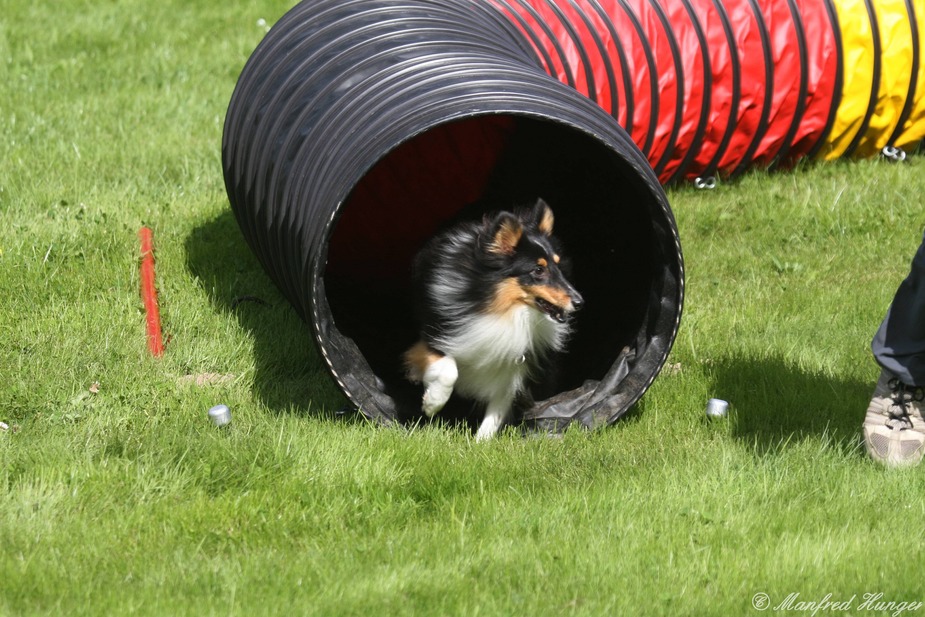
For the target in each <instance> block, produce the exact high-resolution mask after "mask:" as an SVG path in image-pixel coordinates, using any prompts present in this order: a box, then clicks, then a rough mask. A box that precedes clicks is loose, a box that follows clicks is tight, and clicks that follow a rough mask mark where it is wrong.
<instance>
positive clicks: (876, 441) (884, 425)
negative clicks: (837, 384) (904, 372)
mask: <svg viewBox="0 0 925 617" xmlns="http://www.w3.org/2000/svg"><path fill="white" fill-rule="evenodd" d="M923 400H925V390H923V389H922V388H921V387H914V386H909V385H906V384H904V383H903V382H901V381H899V379H897V378H895V377H893V376H892V375H891V374H890V373H888V372H886V371H882V372H881V373H880V379H879V380H877V387H876V388H875V389H874V395H873V398H871V400H870V406H868V408H867V415H866V416H865V418H864V445H866V446H867V452H868V454H870V456H871V457H872V458H873V459H874V460H876V461H880V462H881V463H883V464H885V465H887V466H888V467H904V466H908V465H915V464H916V463H918V462H919V461H920V460H922V456H923V454H925V420H923V419H922V406H923V405H922V401H923Z"/></svg>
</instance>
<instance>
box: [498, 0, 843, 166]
mask: <svg viewBox="0 0 925 617" xmlns="http://www.w3.org/2000/svg"><path fill="white" fill-rule="evenodd" d="M492 2H493V4H494V5H495V6H496V7H498V8H499V10H501V11H503V12H505V13H506V14H507V15H508V16H509V18H510V19H511V20H512V21H513V22H514V23H515V24H516V25H517V27H518V28H519V29H520V30H521V32H522V33H523V34H524V36H525V37H526V38H527V39H528V40H529V41H530V43H531V44H532V45H533V47H534V50H535V51H536V53H537V56H538V57H540V58H541V61H542V63H543V68H544V69H545V70H546V71H547V72H548V73H549V74H550V75H552V76H554V77H556V78H557V79H559V80H560V81H562V82H563V83H566V84H569V85H571V86H573V87H574V88H576V89H577V90H578V91H579V92H581V93H583V94H585V95H586V96H588V97H590V98H592V99H593V100H594V101H596V102H597V103H598V104H599V105H600V106H601V107H603V108H604V109H605V110H607V111H608V112H610V113H611V115H613V117H614V118H615V119H616V120H617V121H618V122H619V123H620V124H621V125H622V126H623V127H624V128H625V129H626V130H627V132H628V133H629V134H630V136H631V137H632V139H633V141H634V142H635V143H636V145H637V146H639V148H640V149H641V150H642V152H643V154H645V156H646V157H647V159H648V161H649V163H650V164H651V165H652V167H653V169H654V170H655V171H656V173H657V175H658V176H659V179H660V180H661V181H662V182H663V183H669V182H672V181H677V180H681V179H694V178H697V177H701V176H711V175H715V174H721V175H727V176H728V175H733V174H735V173H738V172H740V171H742V170H744V169H746V168H747V167H749V166H751V165H762V166H771V165H775V164H779V163H781V162H791V161H793V160H796V159H799V158H800V157H803V156H807V155H809V154H812V153H813V150H814V147H815V146H816V145H817V144H818V143H819V142H820V141H821V140H822V139H823V138H824V137H825V136H826V133H827V130H828V127H829V126H830V124H831V118H832V115H833V109H834V107H836V106H837V96H838V92H839V88H838V84H837V83H836V81H837V80H838V76H839V70H838V69H839V66H838V63H839V48H838V47H839V44H838V37H837V35H836V28H837V22H836V19H837V17H836V16H835V13H834V10H833V9H832V7H831V5H830V3H829V2H826V1H820V0H784V1H779V0H738V1H737V2H735V3H728V2H727V3H724V2H722V0H675V1H673V2H659V1H657V0H563V1H556V2H550V1H548V0H492Z"/></svg>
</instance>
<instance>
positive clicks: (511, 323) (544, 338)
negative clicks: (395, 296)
mask: <svg viewBox="0 0 925 617" xmlns="http://www.w3.org/2000/svg"><path fill="white" fill-rule="evenodd" d="M552 227H553V213H552V210H551V209H550V208H549V206H548V205H546V203H545V202H544V201H543V200H542V199H540V200H538V201H537V202H536V204H535V205H534V206H533V207H532V208H527V209H523V210H517V211H515V212H498V213H495V214H491V215H486V216H485V217H484V218H483V219H482V220H481V221H473V222H465V223H461V224H459V225H456V226H454V227H452V228H450V229H448V230H447V231H445V232H443V233H440V234H438V235H436V236H434V237H433V238H432V239H431V240H430V241H429V242H428V243H427V244H426V245H425V246H424V248H423V249H421V251H420V252H419V253H418V255H417V256H416V257H415V260H414V266H413V274H412V282H413V286H414V290H415V295H416V297H415V302H416V308H417V317H418V320H419V325H420V329H421V330H420V335H421V338H420V340H419V341H418V342H417V343H416V344H415V345H414V346H412V347H411V349H409V350H408V351H407V352H405V354H404V360H405V367H406V370H407V375H408V378H409V379H410V380H411V381H412V382H415V383H423V385H424V396H423V400H422V410H423V411H424V413H425V414H426V415H427V416H428V417H433V415H434V414H436V413H437V412H439V411H440V410H441V409H443V406H444V405H445V404H446V402H447V401H448V400H449V398H450V395H451V394H452V393H453V391H454V390H455V391H456V392H457V393H458V394H459V395H461V396H463V397H465V398H468V399H472V400H474V401H477V402H479V403H483V404H484V405H485V418H484V420H483V421H482V423H481V425H480V426H479V429H478V432H477V434H476V439H477V440H479V441H481V440H485V439H489V438H491V437H492V436H493V435H494V434H495V433H496V432H498V430H499V429H500V428H501V427H502V426H503V425H504V423H505V421H507V420H508V419H509V416H510V414H511V409H512V406H513V405H514V403H515V400H516V399H518V397H519V396H520V395H521V394H523V393H524V392H525V390H526V388H527V385H528V382H530V381H533V382H539V381H540V380H543V379H544V377H545V375H546V373H547V372H548V371H547V370H545V369H544V366H545V367H546V368H549V367H548V363H549V358H548V356H549V355H550V353H552V352H557V351H560V350H562V348H563V346H564V345H565V342H566V339H567V338H568V334H569V322H570V319H571V316H572V313H573V312H574V311H576V310H578V309H579V308H580V307H581V305H582V303H583V300H582V298H581V295H580V294H579V293H578V291H576V290H575V288H574V287H572V285H571V284H570V283H569V282H568V280H566V273H567V262H566V260H565V259H564V257H563V256H562V251H561V250H560V247H559V242H558V240H557V239H556V238H555V237H554V236H553V235H552Z"/></svg>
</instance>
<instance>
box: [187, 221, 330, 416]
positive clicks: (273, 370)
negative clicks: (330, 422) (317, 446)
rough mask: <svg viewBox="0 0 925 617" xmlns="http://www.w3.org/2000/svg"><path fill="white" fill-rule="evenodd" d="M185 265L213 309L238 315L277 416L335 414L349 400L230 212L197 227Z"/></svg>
mask: <svg viewBox="0 0 925 617" xmlns="http://www.w3.org/2000/svg"><path fill="white" fill-rule="evenodd" d="M185 248H186V263H187V267H188V268H189V271H190V272H191V273H192V274H193V275H194V276H196V277H197V279H198V282H199V285H200V286H201V287H202V288H203V290H204V291H205V292H206V293H207V294H208V296H209V299H210V300H211V302H212V305H213V306H214V307H215V309H216V310H217V311H219V312H221V313H223V314H229V315H234V317H235V318H236V319H237V320H238V323H239V324H240V325H241V327H243V328H245V329H246V330H247V331H248V332H250V334H251V336H252V337H253V340H254V365H255V376H254V388H255V394H256V395H257V397H258V398H259V399H260V400H261V401H262V402H263V403H264V404H265V405H266V406H267V407H268V408H269V409H270V410H271V411H273V412H275V413H313V414H319V415H325V416H327V415H333V410H334V409H337V408H339V407H341V406H342V405H343V404H344V402H345V398H344V396H343V394H342V393H341V392H340V391H339V390H338V388H337V387H336V386H335V385H334V383H333V381H332V380H331V378H330V376H329V375H328V372H327V369H326V368H325V366H324V363H323V361H322V360H321V358H320V357H319V355H318V352H317V350H316V349H315V345H314V342H313V340H312V333H311V328H310V327H309V325H308V324H306V323H305V322H303V321H302V320H301V319H299V317H298V315H297V314H296V312H295V310H294V309H293V308H292V307H291V305H290V304H289V303H288V302H287V301H286V300H285V298H283V296H282V295H281V294H280V292H279V291H278V290H277V289H276V287H275V286H274V285H273V283H272V281H270V279H269V277H268V276H267V275H266V273H265V272H264V271H263V269H262V268H261V267H260V264H259V262H258V261H257V258H256V257H255V256H254V254H253V253H252V252H251V250H250V248H249V247H248V246H247V243H246V242H245V241H244V237H243V236H242V235H241V231H240V229H239V228H238V224H237V222H236V221H235V219H234V215H233V214H232V213H231V211H226V212H224V213H222V214H220V215H219V216H218V217H216V218H215V219H213V220H210V221H208V222H206V223H204V224H202V225H200V226H198V227H196V228H195V229H194V230H193V232H192V233H191V234H190V236H189V237H188V238H187V239H186V245H185Z"/></svg>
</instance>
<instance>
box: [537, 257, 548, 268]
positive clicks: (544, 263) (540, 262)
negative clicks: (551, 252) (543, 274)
mask: <svg viewBox="0 0 925 617" xmlns="http://www.w3.org/2000/svg"><path fill="white" fill-rule="evenodd" d="M536 265H538V266H542V267H544V268H545V267H547V266H549V262H548V261H546V259H545V258H543V257H540V258H539V259H537V260H536Z"/></svg>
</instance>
